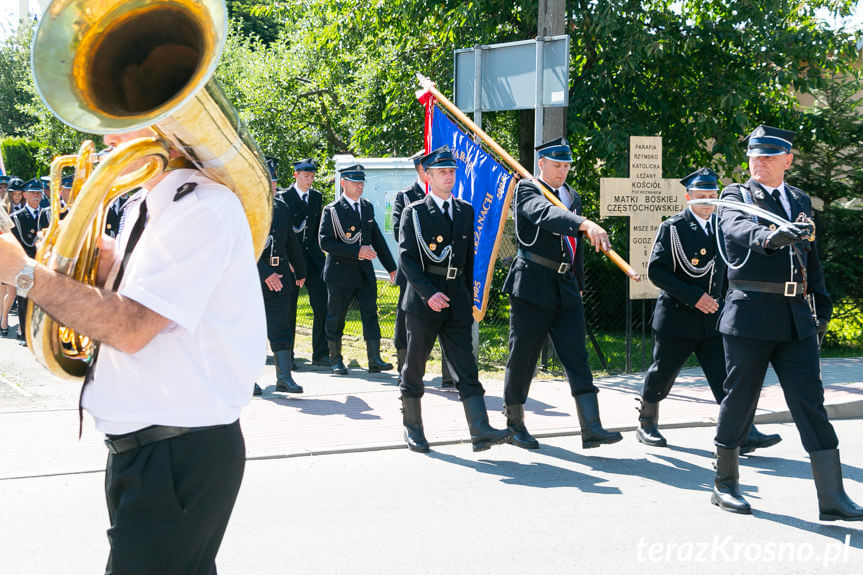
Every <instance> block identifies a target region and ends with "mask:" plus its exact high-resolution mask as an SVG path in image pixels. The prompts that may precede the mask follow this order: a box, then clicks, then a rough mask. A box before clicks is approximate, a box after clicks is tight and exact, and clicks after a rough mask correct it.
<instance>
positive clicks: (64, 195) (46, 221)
mask: <svg viewBox="0 0 863 575" xmlns="http://www.w3.org/2000/svg"><path fill="white" fill-rule="evenodd" d="M74 179H75V178H74V177H73V176H64V177H63V178H62V179H61V180H60V219H61V220H62V219H63V218H65V217H66V214H67V213H68V212H69V193H70V192H71V191H72V182H73V181H74ZM53 217H54V214H53V212H52V210H51V206H50V204H49V206H48V207H47V208H42V209H41V210H40V211H39V229H40V230H43V229H45V228H47V227H49V226H50V225H51V220H52V219H53ZM112 237H113V236H112Z"/></svg>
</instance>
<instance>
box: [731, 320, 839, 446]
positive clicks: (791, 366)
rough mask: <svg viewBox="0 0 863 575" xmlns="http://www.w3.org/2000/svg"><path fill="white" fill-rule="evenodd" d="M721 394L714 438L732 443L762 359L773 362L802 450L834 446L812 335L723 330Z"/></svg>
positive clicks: (744, 428) (749, 408) (738, 436)
mask: <svg viewBox="0 0 863 575" xmlns="http://www.w3.org/2000/svg"><path fill="white" fill-rule="evenodd" d="M722 337H723V341H724V344H725V364H726V366H727V368H728V378H727V379H726V380H725V393H726V395H725V399H723V400H722V405H721V406H720V408H719V420H718V421H717V423H716V438H715V440H714V442H715V443H716V445H717V446H719V447H724V448H725V449H734V448H735V447H738V446H739V445H740V442H741V441H743V439H744V437H746V434H747V433H748V431H749V427H750V426H751V425H752V421H753V419H754V417H755V406H756V405H757V404H758V396H759V395H760V394H761V386H762V384H763V383H764V375H765V374H766V373H767V365H768V364H770V365H772V366H773V369H774V370H775V371H776V375H777V376H779V384H780V385H781V386H782V393H783V394H784V395H785V402H786V403H787V404H788V409H789V411H790V412H791V417H792V418H793V419H794V424H795V425H796V426H797V431H798V433H800V439H801V441H802V442H803V447H804V449H806V451H808V452H812V451H820V450H822V449H835V448H836V446H837V445H839V440H838V439H837V438H836V432H835V431H833V426H832V425H831V424H830V420H829V419H827V412H826V411H825V410H824V387H823V385H822V383H821V365H820V358H819V353H818V341H817V338H816V336H814V335H813V336H811V337H808V338H806V339H802V340H792V341H762V340H756V339H748V338H743V337H737V336H733V335H723V336H722Z"/></svg>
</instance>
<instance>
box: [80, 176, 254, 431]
mask: <svg viewBox="0 0 863 575" xmlns="http://www.w3.org/2000/svg"><path fill="white" fill-rule="evenodd" d="M186 182H194V183H196V184H197V187H196V188H195V190H194V191H192V192H191V193H189V194H187V195H186V196H184V197H183V198H181V199H180V200H179V201H176V202H175V201H174V195H175V194H176V191H177V188H178V187H180V186H181V185H182V184H184V183H186ZM146 197H147V200H146V201H147V209H148V212H149V220H148V223H147V226H146V228H145V229H144V233H143V234H142V236H141V238H140V241H139V242H138V245H137V247H136V248H135V250H134V251H133V252H132V255H131V257H130V258H129V262H128V264H127V269H126V273H125V275H124V277H123V282H122V283H121V285H120V289H119V293H121V294H122V295H124V296H126V297H128V298H130V299H133V300H135V301H136V302H138V303H140V304H141V305H143V306H145V307H147V308H149V309H151V310H153V311H155V312H156V313H158V314H160V315H162V316H163V317H165V318H167V319H168V320H170V323H169V324H168V326H167V327H166V328H165V329H164V330H163V331H162V332H161V333H159V334H158V335H157V336H156V337H155V338H153V340H152V341H150V343H148V344H147V345H146V346H145V347H144V348H143V349H141V350H140V351H138V352H137V353H135V354H127V353H123V352H121V351H119V350H117V349H114V348H112V347H110V346H108V345H104V344H103V345H102V346H101V349H100V351H99V359H98V361H97V362H96V366H95V372H94V378H93V381H92V382H91V383H90V384H89V385H88V386H87V387H86V388H85V389H84V394H83V398H82V404H83V406H84V408H85V409H86V410H87V411H88V412H90V414H92V415H93V418H94V419H95V420H96V428H97V429H99V430H100V431H103V432H104V433H109V434H122V433H129V432H132V431H136V430H138V429H141V428H143V427H147V426H149V425H172V426H181V427H197V426H205V425H218V424H226V423H231V422H233V421H235V420H236V419H237V418H238V417H239V415H240V409H241V407H242V406H244V405H246V404H247V403H249V400H250V398H251V396H252V386H253V384H254V382H255V379H256V378H257V377H258V375H260V373H261V370H262V369H263V367H264V362H265V360H266V351H267V340H266V334H267V327H266V320H265V316H264V302H263V296H262V295H261V286H260V280H259V279H258V272H257V267H256V258H255V253H254V249H253V247H252V238H251V233H250V231H249V224H248V221H247V220H246V216H245V213H244V212H243V208H242V205H241V204H240V201H239V198H237V196H236V195H234V194H233V193H232V192H231V191H230V190H228V189H227V188H226V187H224V186H222V185H220V184H217V183H215V182H213V181H211V180H209V179H207V178H206V177H204V176H203V175H202V174H200V173H199V172H197V171H195V170H176V171H174V172H171V173H170V174H169V175H168V176H167V177H166V178H165V179H164V180H162V181H161V182H160V183H159V184H158V185H156V186H155V187H154V188H153V189H152V190H150V192H149V193H148V194H147V196H146ZM139 209H140V203H137V204H133V205H131V206H129V208H128V210H129V213H128V214H127V216H128V218H129V220H128V221H130V222H134V221H135V220H136V219H137V217H138V211H139ZM133 227H134V226H132V225H126V226H124V229H123V231H122V233H121V237H120V238H119V241H118V254H120V255H122V253H123V251H122V250H123V249H124V247H125V243H126V241H127V239H128V235H129V233H130V231H131V229H132V228H133Z"/></svg>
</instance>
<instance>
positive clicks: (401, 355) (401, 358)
mask: <svg viewBox="0 0 863 575" xmlns="http://www.w3.org/2000/svg"><path fill="white" fill-rule="evenodd" d="M407 355H408V350H406V349H397V350H396V362H397V365H396V369H397V370H398V372H399V373H398V382H399V383H401V382H402V367H404V365H405V358H406V357H407Z"/></svg>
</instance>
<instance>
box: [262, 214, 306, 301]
mask: <svg viewBox="0 0 863 575" xmlns="http://www.w3.org/2000/svg"><path fill="white" fill-rule="evenodd" d="M276 258H278V259H276ZM289 265H290V266H293V268H294V276H295V277H292V276H291V268H290V267H289ZM258 273H259V274H260V276H261V288H262V289H263V291H264V295H265V296H266V295H271V294H275V293H278V294H286V293H290V291H291V288H292V286H293V284H294V279H297V280H300V279H303V278H305V277H306V264H305V262H304V261H303V253H302V251H300V244H299V242H298V241H297V236H296V235H294V230H293V228H291V217H290V208H289V207H288V205H287V204H286V203H285V202H283V201H282V200H280V199H278V198H276V199H275V200H274V201H273V222H272V223H271V224H270V237H269V238H267V243H266V245H265V246H264V251H263V253H262V254H261V259H259V260H258ZM274 273H277V274H282V283H283V284H285V286H283V287H282V291H280V292H273V291H272V290H270V288H268V287H267V286H266V285H264V280H265V279H267V278H268V277H270V276H271V275H273V274H274Z"/></svg>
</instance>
